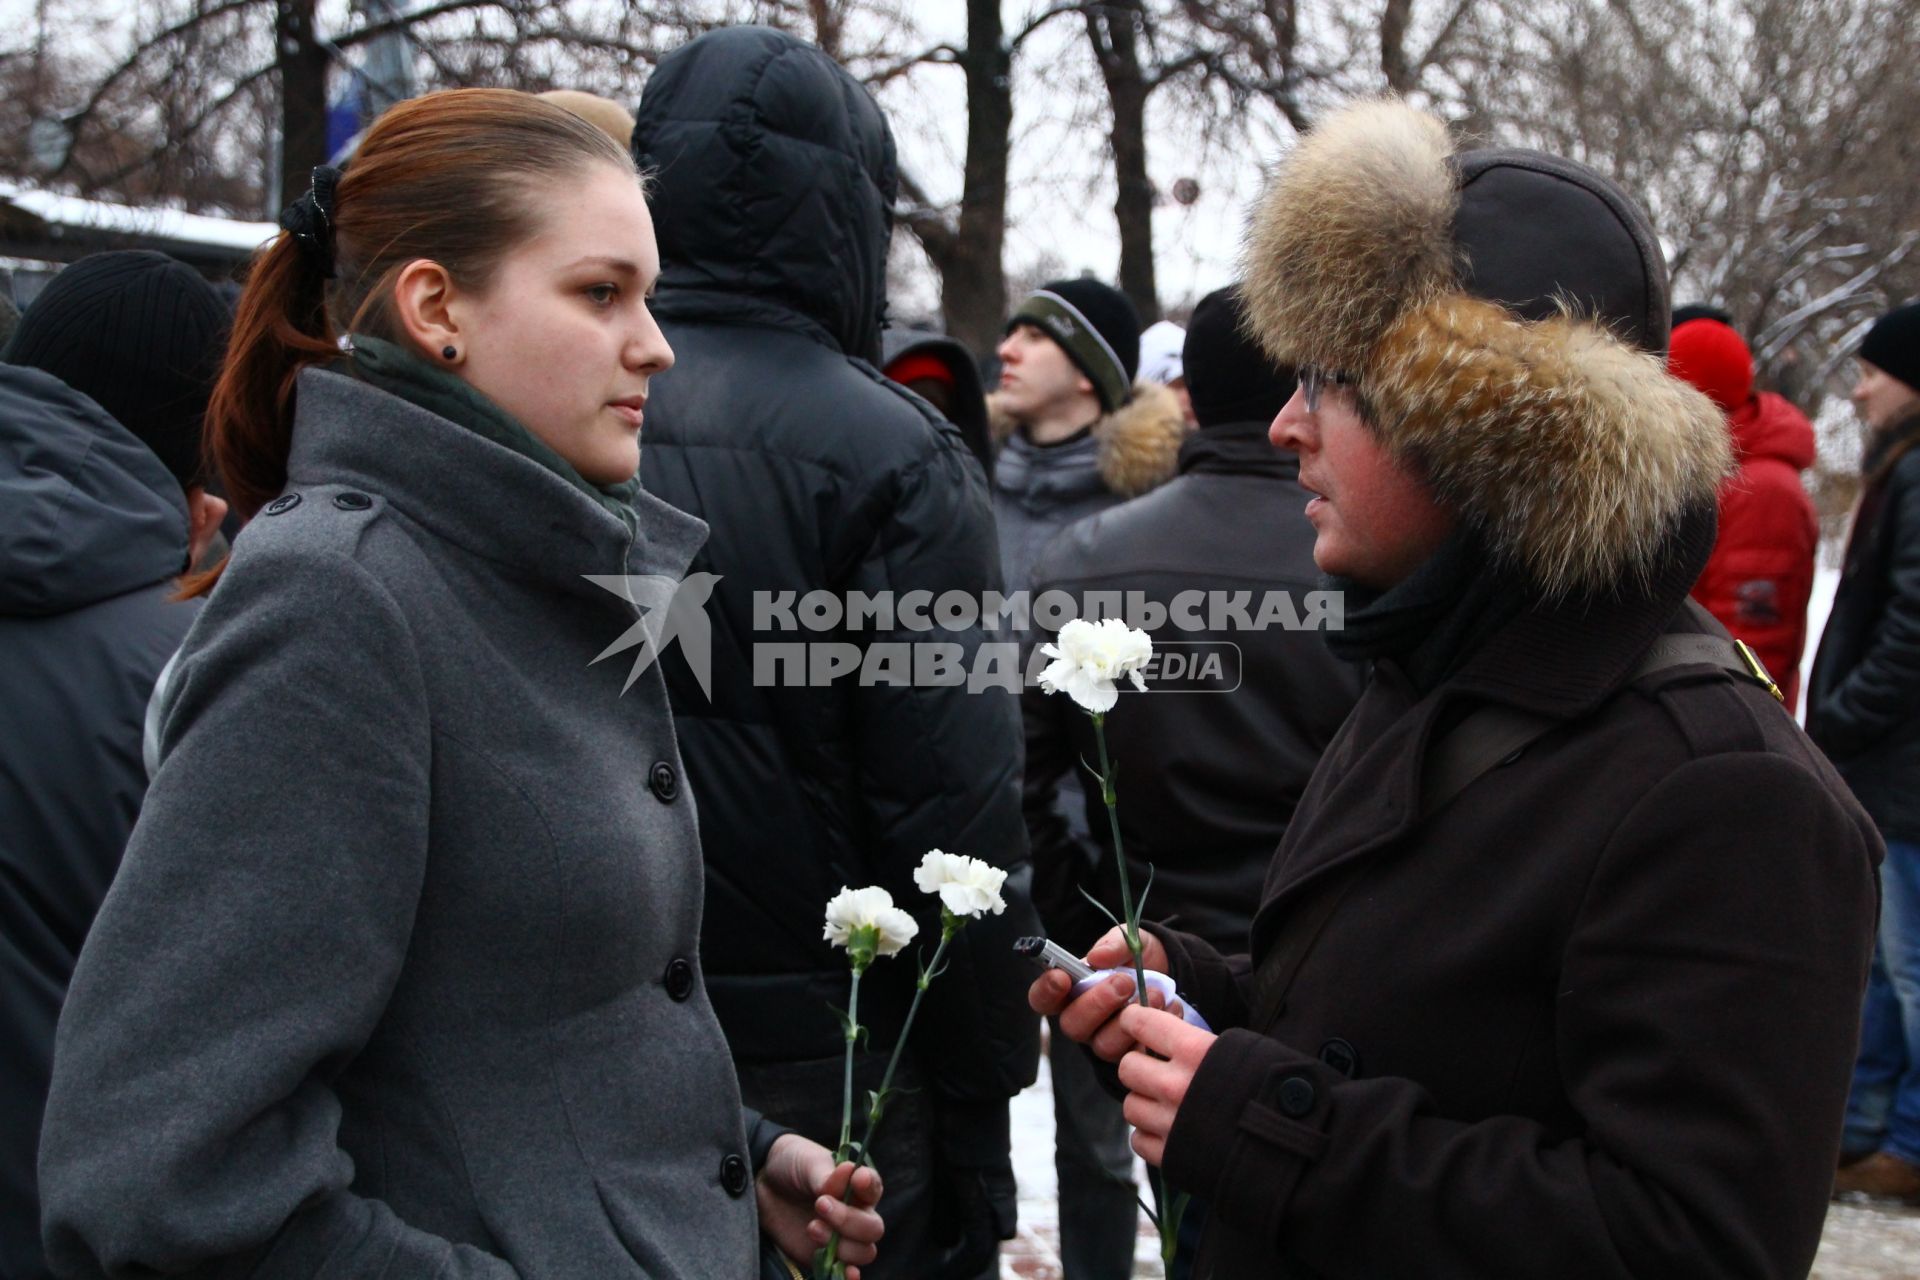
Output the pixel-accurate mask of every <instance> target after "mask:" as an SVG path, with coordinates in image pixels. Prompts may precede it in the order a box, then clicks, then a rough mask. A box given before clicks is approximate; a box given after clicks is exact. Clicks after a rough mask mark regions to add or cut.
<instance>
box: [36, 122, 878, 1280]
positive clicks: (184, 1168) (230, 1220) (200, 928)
mask: <svg viewBox="0 0 1920 1280" xmlns="http://www.w3.org/2000/svg"><path fill="white" fill-rule="evenodd" d="M336 178H337V184H336ZM282 225H283V226H286V227H287V228H288V234H285V235H282V236H280V237H278V238H277V239H276V240H275V241H274V242H273V243H272V244H271V245H270V246H268V247H267V248H266V249H265V250H264V251H263V253H262V255H261V257H260V258H259V260H258V261H257V262H256V264H255V267H254V270H253V274H252V277H251V279H250V281H249V283H248V286H247V291H246V294H245V295H244V297H243V298H242V300H241V304H240V312H239V316H238V319H237V322H236V326H235V331H234V335H233V341H232V347H231V350H230V352H229V354H228V357H227V362H226V366H225V369H224V372H223V374H222V378H221V382H220V385H219V387H218V389H217V391H216V393H215V397H214V402H213V405H212V408H211V410H210V412H209V418H208V425H209V438H210V441H211V448H212V451H213V453H214V455H215V458H216V460H217V462H218V464H219V467H220V470H221V474H222V476H223V478H224V479H225V482H226V486H227V491H228V493H229V495H230V496H231V497H232V499H233V501H234V502H235V504H236V505H237V506H238V508H239V509H240V511H241V512H242V513H243V514H246V515H248V516H252V517H253V520H252V522H251V523H250V524H249V526H248V528H247V530H246V532H245V533H244V534H243V535H242V536H241V537H240V538H239V539H238V540H237V544H236V547H235V550H234V553H233V555H232V557H231V558H230V560H229V561H228V562H227V563H226V564H225V565H224V566H223V568H222V569H221V570H219V571H216V573H215V574H213V575H210V576H209V578H208V579H207V580H202V581H200V582H198V583H195V584H193V588H194V589H197V590H201V591H208V590H210V591H211V596H210V598H209V599H208V601H207V604H206V606H205V608H204V610H203V612H202V614H201V616H200V619H199V621H198V622H197V624H196V625H195V627H194V628H193V630H192V631H191V633H190V634H189V636H188V638H187V641H186V644H185V646H184V648H183V650H182V652H181V656H180V659H179V663H178V669H177V673H176V675H175V677H174V679H173V682H172V684H171V686H170V692H169V694H168V699H169V701H168V704H167V705H166V707H165V713H164V716H165V718H164V730H163V740H162V746H163V753H164V754H163V761H162V764H161V766H160V770H159V773H158V775H157V776H156V778H155V779H154V783H153V787H152V789H151V790H150V791H149V793H148V798H147V805H146V809H145V811H144V813H143V814H142V816H141V820H140V823H139V826H138V827H137V829H136V830H135V832H134V835H133V839H132V841H131V844H130V845H129V848H128V851H127V856H126V860H125V863H124V865H123V867H122V870H121V873H120V876H119V878H118V880H117V881H116V883H115V884H114V886H113V889H112V891H111V893H110V894H109V895H108V898H107V901H106V904H105V906H104V907H103V909H102V910H101V912H100V916H99V919H98V922H97V924H96V925H95V926H94V930H93V932H92V934H91V935H90V936H89V938H88V941H87V945H86V948H85V950H84V952H83V954H82V956H81V958H80V961H79V965H78V969H77V972H76V973H75V975H74V981H73V986H72V991H71V994H70V996H69V998H68V1001H67V1005H66V1008H65V1011H64V1013H63V1015H62V1019H61V1023H60V1029H59V1035H58V1041H57V1046H56V1064H55V1069H54V1081H53V1087H52V1095H51V1098H50V1100H49V1103H48V1108H47V1117H46V1124H45V1129H44V1131H43V1137H42V1144H41V1166H40V1168H41V1189H42V1193H43V1198H44V1205H45V1225H46V1240H47V1243H48V1246H49V1250H48V1252H49V1256H50V1259H51V1260H52V1262H53V1264H54V1265H55V1267H56V1268H57V1269H59V1270H61V1271H63V1272H72V1273H81V1274H92V1273H95V1272H98V1271H102V1270H104V1271H105V1272H107V1273H110V1274H115V1275H122V1274H131V1273H143V1274H144V1273H157V1272H169V1273H170V1272H174V1271H180V1270H196V1273H201V1272H204V1273H206V1274H215V1273H217V1274H221V1275H227V1274H236V1275H237V1274H246V1275H250V1276H270V1277H281V1276H287V1277H293V1276H302V1277H304V1276H321V1275H324V1276H349V1275H351V1276H362V1275H366V1276H374V1275H379V1276H392V1277H415V1276H420V1277H425V1276H442V1277H451V1276H501V1277H505V1276H526V1277H537V1276H553V1277H584V1276H592V1277H621V1276H628V1277H641V1276H646V1277H655V1278H656V1280H657V1278H661V1277H708V1276H725V1277H736V1276H739V1277H744V1276H751V1275H753V1274H755V1271H756V1269H757V1268H758V1267H759V1266H760V1265H761V1264H762V1262H763V1261H764V1259H762V1257H761V1256H760V1247H761V1246H760V1244H759V1243H758V1241H757V1239H756V1229H755V1228H756V1218H757V1224H758V1227H759V1229H760V1230H761V1231H764V1232H765V1233H766V1234H767V1235H768V1236H770V1237H771V1238H772V1239H773V1240H774V1241H775V1242H776V1243H777V1245H778V1246H779V1249H780V1251H781V1252H783V1253H784V1254H785V1255H786V1256H788V1257H790V1258H795V1259H799V1258H804V1257H806V1256H808V1255H809V1254H810V1253H811V1251H812V1249H813V1247H814V1246H815V1245H817V1244H820V1243H823V1242H824V1241H825V1240H826V1239H827V1235H828V1233H829V1231H830V1230H835V1229H837V1230H839V1231H840V1232H841V1234H842V1236H843V1240H844V1243H843V1248H842V1255H843V1256H844V1257H847V1258H849V1260H851V1261H853V1262H856V1263H866V1262H870V1261H871V1260H872V1258H873V1256H874V1253H875V1249H874V1243H873V1242H874V1241H876V1240H877V1239H878V1238H879V1234H880V1222H879V1218H878V1215H877V1213H876V1212H875V1211H874V1208H873V1206H874V1204H875V1202H876V1201H877V1199H878V1196H879V1186H878V1183H877V1181H875V1180H873V1175H872V1173H871V1171H863V1172H862V1173H861V1174H860V1175H859V1176H858V1177H857V1178H855V1180H854V1193H853V1197H852V1203H851V1204H850V1205H843V1204H841V1203H840V1202H839V1201H840V1196H841V1195H842V1193H843V1192H845V1190H846V1188H847V1182H848V1179H849V1177H851V1176H853V1171H852V1169H851V1167H850V1166H847V1165H842V1166H840V1167H839V1168H838V1169H835V1168H833V1166H832V1160H831V1157H830V1156H829V1155H828V1154H827V1153H826V1152H825V1151H824V1150H823V1149H822V1148H820V1147H818V1146H817V1145H815V1144H813V1143H810V1142H806V1141H805V1140H804V1139H801V1138H799V1137H798V1136H796V1135H793V1134H789V1133H785V1132H783V1131H780V1130H779V1129H778V1128H777V1127H776V1126H772V1125H768V1124H766V1123H764V1122H761V1121H760V1120H759V1118H758V1117H757V1116H753V1115H751V1114H746V1115H744V1116H743V1112H742V1108H741V1106H740V1100H739V1094H738V1090H737V1088H736V1086H735V1083H734V1076H733V1071H732V1068H731V1065H730V1062H729V1058H728V1053H727V1046H726V1043H725V1041H724V1040H723V1038H722V1036H721V1033H720V1028H719V1025H718V1024H717V1023H716V1022H715V1020H714V1017H713V1013H712V1010H711V1008H710V1007H709V1005H708V1003H707V998H706V995H705V992H704V989H703V986H702V983H701V980H700V974H699V969H698V950H697V945H696V944H697V939H698V934H699V924H700V906H701V872H700V853H699V845H698V842H697V839H696V834H695V827H694V814H693V811H692V808H691V805H690V803H689V801H688V798H687V795H686V789H685V787H684V785H683V784H682V782H681V780H680V763H679V755H678V751H677V748H676V746H675V742H674V735H673V727H672V723H671V721H670V720H669V717H668V712H667V701H666V691H665V687H664V685H663V683H662V681H661V678H660V676H659V674H658V672H657V670H656V669H651V668H650V669H648V670H646V671H645V672H643V673H641V674H640V676H639V678H638V679H637V680H635V681H633V682H632V684H633V687H632V688H631V689H627V688H626V685H627V684H628V682H629V681H628V665H627V664H626V663H625V662H609V663H600V664H598V665H596V659H597V658H598V656H599V655H601V653H602V652H603V650H605V649H606V648H607V647H608V646H609V645H610V644H612V643H613V642H615V641H617V640H618V639H619V638H620V637H621V636H622V635H623V634H624V633H626V632H627V631H628V629H629V628H631V627H633V625H634V624H635V622H636V621H637V620H638V613H637V610H636V608H635V606H634V604H632V603H630V601H629V599H628V598H627V597H626V594H625V593H619V592H613V591H609V590H607V589H604V588H603V587H601V586H599V585H596V583H595V582H594V581H591V580H590V579H589V577H588V576H587V575H595V576H602V575H619V576H625V575H639V576H658V577H664V578H668V579H677V578H678V577H679V576H680V575H681V574H682V573H683V572H684V570H685V568H686V566H687V564H688V561H689V559H690V557H691V556H692V554H693V552H694V550H695V549H696V548H697V547H698V546H699V544H700V542H701V541H702V539H703V538H704V536H705V532H706V530H705V526H704V525H702V524H701V523H700V522H699V521H697V520H695V519H693V518H691V517H689V516H686V515H684V514H682V513H680V512H679V511H676V510H674V509H673V508H671V507H668V506H666V505H665V504H664V503H661V502H660V501H658V500H657V499H654V498H651V497H649V496H648V495H647V494H645V493H643V492H640V491H639V489H638V486H637V484H636V482H635V479H634V477H635V474H636V470H637V467H638V463H639V435H640V431H641V417H642V410H643V406H644V404H645V401H646V394H647V389H648V384H649V380H650V379H651V378H652V377H653V376H654V375H655V374H658V373H661V372H662V371H664V370H665V369H666V368H667V367H668V366H669V365H670V364H671V363H672V360H673V353H672V352H671V351H670V350H669V349H668V347H667V343H666V341H665V340H664V339H663V338H662V336H661V334H660V330H659V329H658V328H657V327H656V326H655V324H654V322H653V320H652V318H651V316H650V315H649V314H648V311H647V304H646V295H647V292H648V290H649V289H650V288H651V286H652V282H653V280H654V277H655V276H656V275H657V274H658V271H659V263H658V255H657V251H656V249H655V245H654V236H653V228H652V223H651V221H650V219H649V216H648V212H647V206H646V203H645V200H644V198H643V196H642V192H641V187H640V183H639V181H638V180H637V178H636V176H635V173H634V168H633V164H632V162H631V160H630V159H629V158H628V156H627V155H626V153H625V152H624V151H623V150H622V149H621V147H620V146H619V145H618V144H617V143H615V142H614V141H612V140H611V139H610V138H609V137H608V136H607V135H605V134H603V133H601V132H600V131H599V130H598V129H596V128H595V127H593V126H591V125H589V124H587V123H585V122H584V121H582V120H580V119H578V118H577V117H575V116H573V115H570V114H569V113H567V112H566V111H564V110H562V109H561V108H559V107H556V106H553V105H551V104H547V103H542V102H539V101H536V100H535V99H533V98H532V97H529V96H527V95H523V94H519V93H512V92H506V91H495V90H462V91H458V92H452V93H443V94H434V95H430V96H428V97H425V98H421V99H417V100H415V101H413V102H409V103H404V104H402V105H400V106H398V107H395V108H394V109H393V110H392V111H390V112H388V113H387V115H386V116H384V117H383V118H382V119H381V121H380V123H379V124H377V125H376V126H375V127H374V128H373V130H372V131H371V132H370V133H369V134H368V136H367V138H366V141H365V142H364V144H363V145H362V147H361V149H360V151H359V153H358V154H357V155H356V157H355V158H354V160H353V162H352V165H351V167H350V168H349V169H348V171H347V172H346V173H345V174H344V175H335V174H333V173H332V172H331V171H328V170H320V171H316V175H315V185H314V190H313V191H312V192H311V193H309V195H308V196H307V197H305V198H304V199H303V200H302V201H301V202H300V203H299V204H298V205H296V206H295V207H293V208H292V209H290V210H289V211H288V214H287V215H286V216H285V217H284V218H283V222H282ZM214 579H217V582H218V586H217V589H216V588H215V587H214V583H213V580H214ZM616 580H617V579H616ZM756 1170H757V1171H758V1172H757V1174H756V1172H755V1171H756ZM749 1191H751V1192H753V1194H752V1195H749V1194H748V1192H749ZM756 1207H757V1210H758V1213H757V1216H756Z"/></svg>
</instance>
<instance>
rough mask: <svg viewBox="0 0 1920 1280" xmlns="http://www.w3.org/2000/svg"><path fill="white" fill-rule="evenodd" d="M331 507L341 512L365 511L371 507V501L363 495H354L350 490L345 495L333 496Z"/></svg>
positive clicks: (337, 494)
mask: <svg viewBox="0 0 1920 1280" xmlns="http://www.w3.org/2000/svg"><path fill="white" fill-rule="evenodd" d="M333 505H334V506H336V507H338V508H340V509H341V510H342V511H365V510H366V509H367V508H368V507H371V506H372V505H373V499H372V498H369V497H368V496H367V495H366V494H364V493H356V492H354V491H353V490H351V489H350V490H348V491H347V492H345V493H336V494H334V495H333Z"/></svg>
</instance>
